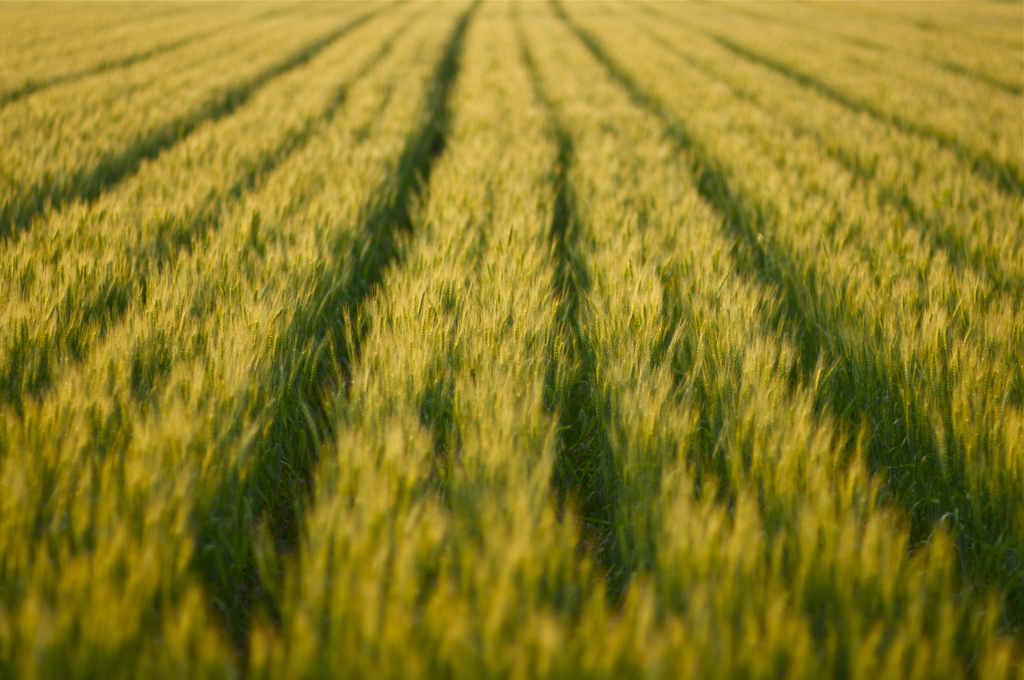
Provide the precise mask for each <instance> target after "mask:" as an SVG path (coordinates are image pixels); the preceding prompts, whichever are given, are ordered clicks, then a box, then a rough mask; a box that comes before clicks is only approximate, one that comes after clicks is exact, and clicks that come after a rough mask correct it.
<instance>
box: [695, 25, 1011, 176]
mask: <svg viewBox="0 0 1024 680" xmlns="http://www.w3.org/2000/svg"><path fill="white" fill-rule="evenodd" d="M701 30H702V31H703V29H701ZM704 32H705V33H706V34H707V35H708V36H710V37H711V38H712V39H714V40H715V42H717V43H718V44H720V45H721V46H722V47H724V48H726V49H727V50H729V51H730V52H732V53H734V54H736V55H737V56H739V57H742V58H744V59H747V60H749V61H753V62H755V63H758V64H761V65H762V66H764V67H766V68H768V69H771V70H772V71H775V72H776V73H779V74H781V75H783V76H785V77H787V78H789V79H790V80H792V81H794V82H796V83H798V84H799V85H801V86H803V87H805V88H807V89H810V90H814V91H815V92H818V93H819V94H821V95H824V96H825V97H828V98H829V99H831V100H832V101H834V102H836V103H837V104H841V105H842V106H844V107H846V108H848V109H850V110H851V111H853V112H855V113H858V114H866V115H868V116H870V117H871V118H874V119H875V120H877V121H879V122H881V123H885V124H888V125H892V126H894V127H896V128H897V129H898V130H900V131H901V132H905V133H908V134H913V135H918V136H920V137H924V138H926V139H931V140H934V141H935V142H937V143H938V144H939V145H941V146H943V147H945V148H947V149H950V150H952V151H953V152H955V153H956V154H957V155H958V156H959V157H960V158H961V159H962V160H963V161H964V162H965V163H966V164H967V166H968V167H969V168H970V169H971V171H972V172H974V173H976V174H977V175H979V176H980V177H982V178H984V179H986V180H987V181H989V182H992V183H993V184H994V185H995V186H997V187H998V188H999V189H1000V190H1001V191H1003V192H1005V193H1007V194H1010V195H1011V196H1024V176H1022V175H1021V172H1020V169H1019V168H1018V167H1014V165H1013V164H1011V163H1008V162H1004V161H1001V160H999V159H997V158H994V157H993V156H992V154H990V153H988V152H986V151H978V150H976V149H972V148H970V147H968V146H966V145H965V144H963V143H962V142H960V141H959V140H958V139H956V138H955V137H953V136H951V135H950V134H948V133H945V132H943V131H941V130H937V129H935V128H933V127H932V126H930V125H927V124H921V123H916V122H914V121H912V120H907V119H906V118H904V117H903V116H900V115H899V114H890V113H886V112H885V111H883V110H882V109H880V108H878V107H877V106H873V105H871V104H870V103H868V102H865V101H863V100H858V99H855V98H853V97H850V96H847V95H845V94H843V93H842V92H840V91H839V90H837V89H836V88H834V87H832V86H831V85H829V84H828V83H827V82H825V81H824V80H822V79H820V78H817V77H815V76H812V75H810V74H808V73H804V72H802V71H798V70H796V69H793V68H790V67H789V66H787V65H785V64H783V63H781V62H779V61H776V60H774V59H772V58H771V57H768V56H766V55H763V54H759V53H758V52H756V51H754V50H751V49H749V48H747V47H744V46H742V45H740V44H738V43H736V42H734V41H732V40H730V39H729V38H727V37H726V36H723V35H719V34H717V33H714V32H711V31H704Z"/></svg>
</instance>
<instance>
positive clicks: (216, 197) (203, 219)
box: [0, 17, 415, 409]
mask: <svg viewBox="0 0 1024 680" xmlns="http://www.w3.org/2000/svg"><path fill="white" fill-rule="evenodd" d="M414 19H415V18H414V17H410V18H409V19H408V20H406V21H405V22H403V24H402V25H401V26H400V27H399V28H398V29H396V31H395V32H394V33H393V34H392V35H390V36H389V37H388V38H387V39H386V40H385V41H384V43H382V44H381V46H380V48H379V49H378V50H377V51H376V52H374V53H373V54H372V55H371V56H370V57H369V58H368V59H367V60H366V61H365V62H364V63H363V64H362V66H361V67H360V68H359V70H358V71H357V72H356V73H355V74H353V75H352V76H351V77H350V78H349V79H347V80H346V81H345V82H343V83H342V84H340V85H339V86H338V87H337V88H336V90H335V92H334V94H333V95H332V96H331V97H330V99H329V100H328V102H327V105H326V106H325V107H324V108H323V109H322V110H321V111H320V112H318V113H317V114H316V115H315V116H313V117H311V118H307V119H306V120H304V121H303V123H302V124H301V125H300V126H298V127H294V128H290V129H289V130H288V132H287V134H286V135H284V136H283V137H282V138H281V139H280V140H279V141H278V142H277V143H276V144H275V145H274V146H272V147H271V148H268V149H266V150H264V151H263V152H262V153H261V154H259V155H258V157H257V158H255V159H254V160H253V162H252V164H251V165H250V166H249V167H248V168H246V170H245V171H244V172H242V173H241V174H240V175H239V176H237V177H235V178H233V181H232V182H231V183H230V184H229V185H228V186H227V187H225V188H224V190H223V191H220V192H211V193H210V194H208V195H207V196H206V197H205V198H204V199H203V200H202V201H201V202H200V203H199V204H198V205H196V206H192V207H191V208H190V209H189V210H188V211H187V213H186V214H184V215H174V214H172V215H167V216H166V217H165V218H164V220H163V223H162V225H161V227H160V228H158V229H156V230H155V233H154V238H153V239H152V240H150V241H145V242H143V243H142V244H141V245H140V247H139V248H138V249H137V252H133V253H131V254H130V256H129V257H130V258H131V260H132V261H133V266H132V267H131V268H125V269H122V270H120V271H119V272H117V273H116V274H111V275H110V276H108V277H107V278H106V279H105V280H103V281H102V282H97V283H98V284H99V285H94V286H75V287H72V288H69V290H68V291H67V293H66V294H65V296H64V299H63V301H62V302H61V303H60V304H59V305H58V306H57V308H56V309H55V310H54V311H53V312H52V313H53V314H55V315H56V316H57V318H58V319H59V320H60V322H59V323H58V324H57V327H56V328H54V329H52V332H45V331H44V332H43V333H42V334H34V333H31V332H30V331H29V329H28V327H27V326H23V327H21V328H20V330H19V332H17V333H15V334H14V342H13V344H12V345H11V346H10V348H9V349H10V351H9V353H8V355H7V356H6V357H5V359H4V360H3V361H0V376H2V377H3V380H4V382H5V384H6V388H7V389H6V390H5V391H4V392H0V403H4V402H6V403H9V404H13V405H14V406H15V408H16V409H20V408H21V405H22V402H23V400H24V399H25V398H27V397H37V396H39V395H41V394H42V393H43V392H45V391H46V390H48V389H49V388H51V387H52V384H53V380H54V377H55V375H54V371H55V368H56V367H55V364H56V363H59V362H62V361H64V360H65V359H70V360H71V362H75V363H77V362H79V361H82V360H84V359H85V358H86V357H87V356H88V355H89V352H90V351H91V347H92V345H93V344H94V343H95V341H96V339H97V338H99V337H102V336H103V335H104V334H105V333H107V332H108V331H109V330H110V329H112V328H113V327H114V326H116V325H117V324H118V323H120V321H121V320H122V319H123V318H124V316H125V315H126V314H127V313H128V312H129V310H130V309H132V308H133V307H137V306H138V305H139V304H141V305H142V306H145V305H146V302H147V294H146V291H147V289H148V287H149V286H150V285H155V284H154V283H153V282H152V281H151V279H154V278H159V277H160V276H162V275H163V270H164V266H165V265H166V264H167V263H168V262H169V261H170V260H172V259H173V258H174V257H175V256H176V254H177V253H178V252H180V251H182V250H191V249H192V247H193V246H194V244H196V243H197V242H199V241H200V240H201V239H202V238H203V237H204V235H205V234H207V233H208V232H209V231H211V230H216V229H219V228H220V226H221V225H220V221H221V219H222V217H223V216H222V212H223V207H224V205H226V204H229V203H231V202H233V201H236V200H238V199H239V198H240V197H242V196H244V195H245V194H246V193H247V192H249V191H251V190H253V189H254V188H256V187H257V186H259V185H260V183H261V182H263V181H264V180H265V178H266V177H267V176H269V175H270V174H272V173H273V172H274V170H275V169H276V168H277V167H279V166H280V165H282V164H283V163H285V162H286V161H287V159H288V158H289V157H291V156H292V155H294V154H295V153H297V152H299V151H301V150H302V149H303V148H304V147H305V146H306V144H307V143H309V141H310V140H311V139H314V138H315V137H316V135H317V134H318V133H319V132H320V131H322V130H323V128H324V127H325V126H327V125H329V124H330V123H331V121H332V120H334V118H335V116H336V114H337V113H338V111H339V109H340V108H341V107H342V106H343V105H344V102H345V97H346V93H347V91H348V90H349V89H350V88H351V86H352V85H353V83H355V82H358V81H359V80H361V79H363V78H365V77H367V76H368V75H369V74H370V73H372V72H373V70H374V69H375V68H376V67H377V65H378V64H380V62H381V61H382V60H383V59H384V58H385V57H386V56H387V55H388V53H389V52H390V51H391V49H392V47H393V46H394V43H395V41H396V40H397V39H398V38H399V37H400V36H401V35H402V34H403V33H404V32H405V31H406V29H407V28H408V26H409V25H410V24H411V23H412V21H414ZM254 219H258V218H254ZM257 228H258V227H257ZM133 302H136V303H137V304H134V305H133ZM33 346H35V347H45V348H47V352H46V359H45V361H34V360H31V361H26V357H29V356H30V355H31V354H33V353H32V352H31V351H30V348H31V347H33ZM155 387H156V385H155V384H150V385H149V386H148V388H147V391H152V390H153V389H155Z"/></svg>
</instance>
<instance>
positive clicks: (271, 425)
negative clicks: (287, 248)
mask: <svg viewBox="0 0 1024 680" xmlns="http://www.w3.org/2000/svg"><path fill="white" fill-rule="evenodd" d="M475 7H476V5H473V6H472V7H471V8H470V9H469V10H467V11H466V12H465V13H464V14H463V15H462V16H461V17H460V19H459V20H458V22H457V23H456V25H455V28H454V30H453V33H452V35H451V37H450V38H449V40H448V43H447V45H446V47H445V51H444V54H443V57H442V58H441V60H440V62H439V63H438V65H437V67H436V69H435V71H434V74H433V77H432V81H431V86H430V90H429V93H428V95H427V97H426V100H425V102H424V106H423V110H422V114H421V119H420V122H419V124H418V125H417V127H416V128H415V130H414V131H413V132H412V133H411V134H410V135H409V136H408V137H407V139H406V142H405V146H404V149H403V151H402V153H401V156H400V158H399V160H398V163H397V164H396V167H395V169H394V171H393V174H392V175H391V176H390V177H389V178H387V180H386V182H385V184H384V185H382V186H380V187H378V189H377V190H376V191H375V192H373V196H372V197H371V199H370V201H369V203H368V204H366V205H365V206H364V207H363V208H362V210H361V211H360V212H361V217H360V219H359V233H360V236H359V237H358V238H356V239H355V240H354V241H353V242H352V247H351V249H350V250H348V251H345V250H344V249H341V250H336V251H335V252H332V253H330V254H329V256H328V257H327V258H326V267H325V268H324V270H322V271H319V272H311V273H310V274H311V276H316V279H315V284H314V289H313V293H312V294H311V295H308V296H306V297H304V298H303V299H302V300H301V301H299V303H298V307H297V308H296V309H295V310H294V311H293V315H292V318H293V323H292V324H291V325H290V326H289V327H288V328H286V329H284V331H283V332H282V333H281V334H280V337H279V339H278V341H277V342H276V343H275V348H276V349H275V353H274V355H273V356H272V357H271V359H270V361H269V364H268V368H267V369H266V370H267V375H266V376H264V380H262V381H260V382H262V383H265V384H276V385H281V384H282V382H283V383H284V386H283V387H282V388H281V390H280V391H281V396H279V397H278V398H277V399H276V401H275V403H274V404H273V405H272V407H271V408H270V410H269V412H268V413H267V414H266V416H265V417H266V421H267V425H266V428H265V433H264V434H263V436H262V441H261V442H260V445H259V447H258V450H256V451H253V452H252V453H251V454H250V456H251V457H252V459H253V461H252V463H251V465H252V470H251V471H249V472H248V473H247V475H246V476H243V475H242V471H241V470H236V471H235V472H234V474H230V475H227V476H226V478H225V479H224V481H223V482H222V483H221V484H220V486H219V488H218V489H217V490H216V491H215V492H214V494H213V496H214V498H213V500H212V502H211V504H210V506H211V507H210V508H209V509H208V510H207V511H205V512H203V513H202V516H201V517H200V526H199V529H198V534H199V535H198V537H197V544H198V545H200V546H207V547H208V548H209V550H208V551H207V552H205V553H203V552H201V551H197V555H200V556H201V557H200V561H201V563H200V564H199V565H197V566H198V569H199V570H200V572H201V573H202V574H204V576H205V577H206V578H207V582H208V588H209V590H210V592H211V594H212V597H214V598H215V599H216V600H217V601H219V602H222V603H224V605H225V606H224V610H225V615H226V619H227V626H228V629H229V632H230V633H231V636H232V638H233V640H234V641H235V645H236V648H237V649H238V650H239V652H240V653H241V655H242V658H243V660H244V659H246V658H247V655H248V644H249V626H250V622H251V618H252V609H253V607H254V605H255V604H256V601H255V600H257V599H258V598H259V595H258V594H259V593H260V592H262V587H261V583H260V580H261V575H260V573H259V570H258V568H257V561H256V560H257V557H258V556H257V554H256V544H255V541H256V533H257V531H258V530H259V526H258V522H259V521H260V518H266V522H267V526H268V528H269V531H270V534H271V537H272V540H273V550H274V551H276V552H277V553H278V555H282V556H283V555H285V554H290V553H292V552H294V550H296V549H297V547H298V543H299V540H298V539H299V532H300V530H301V527H302V526H303V516H304V514H305V511H306V505H307V503H308V496H309V492H310V488H311V477H312V474H313V470H314V469H315V467H316V462H317V460H318V459H319V449H320V447H321V446H322V445H325V444H326V443H329V442H333V423H332V421H331V419H330V418H329V410H330V406H331V405H330V403H328V401H327V399H328V397H327V396H326V395H329V394H331V393H332V392H333V391H334V390H335V389H336V388H337V387H338V383H339V381H341V380H344V381H345V382H346V383H347V382H348V380H349V374H350V368H349V367H350V365H351V363H352V361H354V360H355V358H356V357H357V356H358V353H359V341H360V337H361V331H360V329H356V331H355V332H354V333H351V334H348V333H346V328H347V327H349V328H351V327H352V325H354V323H355V322H356V321H357V316H358V310H359V309H360V308H361V306H362V305H363V303H364V301H365V300H366V299H367V297H368V296H369V295H370V293H371V292H372V291H373V290H374V289H375V288H376V286H377V285H378V284H379V283H380V281H381V280H382V277H383V275H384V272H385V271H386V270H387V268H388V267H390V266H391V265H393V264H395V263H396V262H397V261H398V257H399V248H398V243H397V238H398V236H399V234H400V233H402V232H409V231H411V226H412V224H411V220H410V210H411V207H412V205H413V204H415V202H416V201H417V200H419V196H420V195H421V194H422V192H423V190H424V189H425V188H426V187H427V186H428V184H429V179H430V171H431V167H432V165H433V163H434V160H435V159H436V158H437V157H438V156H439V155H440V154H441V153H442V152H443V151H444V148H445V137H446V135H447V131H448V95H449V91H450V88H451V85H452V83H453V82H454V80H455V76H456V74H457V72H458V69H459V59H460V56H461V52H462V45H463V38H464V36H465V32H466V29H467V27H468V25H469V22H470V20H471V18H472V13H473V11H474V10H475ZM297 347H302V348H303V351H296V348H297ZM208 518H209V519H210V520H211V521H205V520H206V519H208ZM214 518H216V519H215V520H214ZM239 552H241V554H244V555H246V559H245V561H244V563H243V564H228V561H229V560H230V556H231V554H239ZM264 577H265V575H264ZM262 604H264V605H265V606H266V607H267V608H268V609H269V610H270V611H271V613H272V614H274V615H276V611H275V609H276V608H275V605H274V603H273V602H272V601H269V600H266V601H264V602H263V603H262Z"/></svg>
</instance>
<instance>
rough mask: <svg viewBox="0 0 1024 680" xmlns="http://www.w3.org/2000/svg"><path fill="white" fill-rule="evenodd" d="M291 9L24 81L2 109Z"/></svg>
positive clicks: (0, 102)
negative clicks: (30, 97) (40, 93)
mask: <svg viewBox="0 0 1024 680" xmlns="http://www.w3.org/2000/svg"><path fill="white" fill-rule="evenodd" d="M291 9H292V8H281V7H279V8H275V9H273V10H271V11H269V12H265V13H263V14H261V15H259V16H257V17H252V18H245V19H242V20H240V21H236V22H229V23H227V24H225V25H222V26H218V27H217V28H214V29H210V30H206V31H199V32H197V33H193V34H192V35H188V36H185V37H183V38H179V39H178V40H173V41H171V42H169V43H165V44H163V45H158V46H157V47H151V48H150V49H146V50H142V51H141V52H136V53H134V54H129V55H127V56H124V57H120V58H118V59H111V60H108V61H103V62H100V63H99V64H95V65H93V66H90V67H88V68H85V69H81V70H78V71H72V72H70V73H63V74H60V75H57V76H54V77H52V78H47V79H45V80H36V81H30V82H27V83H25V84H24V85H22V86H21V87H18V88H15V89H13V90H10V91H8V92H5V93H3V94H0V109H3V108H4V107H5V106H7V105H9V104H12V103H14V102H16V101H18V100H20V99H24V98H25V97H28V96H31V95H33V94H35V93H36V92H41V91H43V90H46V89H49V88H51V87H57V86H58V85H64V84H66V83H72V82H75V81H78V80H82V79H84V78H88V77H90V76H95V75H99V74H101V73H106V72H107V71H115V70H117V69H122V68H126V67H128V66H131V65H133V64H137V63H139V62H141V61H145V60H147V59H151V58H153V57H156V56H159V55H161V54H165V53H167V52H173V51H174V50H176V49H178V48H179V47H184V46H186V45H189V44H191V43H194V42H199V41H200V40H203V39H205V38H208V37H210V36H211V35H216V34H217V33H220V32H221V31H224V30H227V29H230V28H234V24H250V23H256V22H258V21H261V20H263V19H267V18H269V17H273V16H278V15H280V14H284V13H286V12H287V11H291Z"/></svg>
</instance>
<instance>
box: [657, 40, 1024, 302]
mask: <svg viewBox="0 0 1024 680" xmlns="http://www.w3.org/2000/svg"><path fill="white" fill-rule="evenodd" d="M644 34H645V35H646V36H647V37H648V38H649V39H650V40H651V41H652V42H654V43H655V44H657V45H660V46H661V47H662V48H664V49H665V50H666V51H667V52H669V53H670V54H672V55H673V56H674V57H675V58H677V59H679V60H680V61H682V62H684V63H686V64H687V65H688V66H690V67H692V68H694V69H696V70H698V71H700V72H701V73H703V74H705V75H707V76H708V77H709V78H710V79H712V80H714V81H715V82H717V83H720V84H721V85H723V86H725V87H726V88H728V89H729V91H730V92H731V93H732V94H733V96H735V97H736V98H737V99H739V100H741V101H744V102H746V103H748V104H750V105H751V106H755V107H757V108H758V109H760V110H761V111H763V112H764V113H765V114H766V115H768V116H769V117H772V118H773V119H775V120H778V121H779V122H780V123H781V124H782V125H786V126H787V127H789V128H790V129H791V130H794V131H797V128H798V127H799V129H800V131H801V132H805V133H806V132H809V133H810V134H811V135H812V136H813V139H814V140H815V141H816V142H817V144H818V145H819V148H820V149H821V152H822V153H823V154H824V155H826V156H828V157H829V158H831V159H832V160H834V161H836V162H837V163H839V164H840V165H841V166H842V167H843V168H844V169H845V170H846V171H847V172H849V173H850V174H851V175H852V176H854V177H856V178H857V179H858V180H859V181H861V182H863V183H864V184H866V185H869V184H872V183H873V182H874V180H875V174H876V173H875V170H874V168H872V167H869V166H866V165H865V163H864V162H863V161H862V160H861V159H860V157H858V155H857V153H856V152H855V151H853V150H852V149H850V148H846V147H841V146H839V145H836V144H830V143H828V141H827V140H826V139H825V138H824V137H823V135H822V134H821V132H820V131H819V130H815V129H813V127H810V126H799V125H798V124H797V123H795V122H794V121H792V120H787V119H786V118H785V117H782V116H778V115H777V113H776V112H774V111H773V110H772V109H771V108H770V107H769V106H766V105H765V104H764V103H763V102H762V101H761V100H760V99H759V98H758V97H757V96H756V94H754V93H753V92H750V91H749V90H748V89H746V88H744V87H743V86H742V85H737V84H736V83H735V82H733V81H732V80H730V79H729V78H728V77H727V76H725V75H723V74H722V73H720V72H719V71H717V70H715V69H714V68H713V67H711V66H709V65H708V64H704V63H701V62H699V61H697V60H696V59H694V58H693V57H692V56H691V55H689V54H686V53H685V52H684V51H683V50H681V49H680V48H679V46H678V45H676V44H674V43H673V42H671V41H670V40H667V39H666V38H664V37H663V36H661V35H658V34H657V33H654V32H652V31H651V30H649V29H647V30H644ZM878 189H879V190H878V193H877V198H878V201H879V204H880V205H882V206H888V207H891V208H894V209H896V210H898V211H900V212H901V213H903V214H905V215H906V216H907V217H908V218H909V220H910V223H911V224H913V225H914V226H915V227H916V228H917V229H918V231H919V232H920V233H921V234H923V235H924V236H925V238H927V239H928V241H930V242H931V243H932V244H933V245H934V246H935V247H936V248H940V249H942V250H943V251H945V253H946V254H947V255H948V256H949V259H950V261H951V262H952V263H953V264H954V265H955V266H957V267H969V268H971V269H973V270H974V271H975V272H977V273H978V274H979V275H980V276H983V277H985V278H986V279H988V280H990V281H991V283H992V285H993V287H994V288H995V289H996V290H997V291H999V292H1000V293H1002V294H1005V295H1009V296H1013V297H1016V296H1017V295H1018V294H1019V293H1020V292H1022V291H1024V278H1022V276H1021V275H1019V274H1018V273H1016V272H1013V271H1006V270H1005V268H1002V267H1001V266H1000V263H999V254H998V252H997V249H998V246H997V245H992V246H987V247H977V248H972V247H971V246H970V245H968V244H965V243H964V237H963V236H962V235H961V234H960V233H959V232H957V231H955V230H954V229H951V228H950V227H949V226H947V225H946V224H944V223H942V222H941V221H940V220H939V218H937V217H934V218H933V217H932V216H930V215H929V214H928V212H927V211H926V210H925V209H924V208H923V207H922V206H921V205H920V203H919V201H917V200H915V198H914V197H913V196H912V195H911V192H910V190H909V189H908V188H907V187H906V186H904V185H898V186H891V185H887V186H881V185H878Z"/></svg>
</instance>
